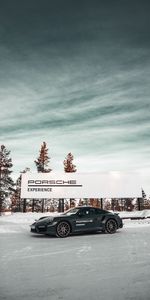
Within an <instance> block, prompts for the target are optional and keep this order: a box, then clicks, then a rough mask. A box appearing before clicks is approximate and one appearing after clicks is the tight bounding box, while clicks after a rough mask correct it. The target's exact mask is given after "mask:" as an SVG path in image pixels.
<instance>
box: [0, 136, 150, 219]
mask: <svg viewBox="0 0 150 300" xmlns="http://www.w3.org/2000/svg"><path fill="white" fill-rule="evenodd" d="M73 160H74V157H73V155H72V153H71V152H69V153H68V154H67V156H66V158H65V159H64V161H63V167H64V172H66V173H67V172H68V173H69V172H70V173H72V172H76V171H77V169H76V166H75V165H74V163H73ZM34 164H35V166H36V169H37V172H38V173H50V172H51V171H52V169H51V167H50V157H49V154H48V148H47V144H46V142H43V143H42V145H41V147H40V150H39V155H38V157H37V158H36V159H35V160H34ZM12 168H13V164H12V159H11V157H10V151H9V150H7V149H6V147H5V146H4V145H1V147H0V214H1V213H2V212H3V211H6V210H7V209H8V210H10V209H11V210H12V211H14V212H26V211H32V212H34V211H36V212H45V211H51V212H54V211H59V212H62V211H64V210H67V209H69V208H70V207H74V206H75V205H76V203H77V202H78V204H79V205H92V206H97V207H101V208H104V209H108V210H113V211H124V210H126V211H132V210H135V209H137V210H142V209H150V200H149V199H147V197H146V194H145V193H144V191H143V189H142V193H141V194H142V195H141V196H142V197H141V198H138V199H133V198H132V199H131V198H126V199H102V198H101V199H76V200H75V199H21V197H20V195H21V176H22V173H26V172H29V171H30V169H29V168H28V167H26V168H25V169H24V170H22V171H21V172H20V174H19V176H18V178H17V180H16V181H15V182H14V181H13V179H12V177H11V174H12V172H13V171H12Z"/></svg>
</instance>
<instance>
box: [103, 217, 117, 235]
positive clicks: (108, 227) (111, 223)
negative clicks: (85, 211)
mask: <svg viewBox="0 0 150 300" xmlns="http://www.w3.org/2000/svg"><path fill="white" fill-rule="evenodd" d="M116 230H117V223H116V221H115V220H114V219H109V220H108V221H107V222H106V224H105V232H106V233H115V232H116Z"/></svg>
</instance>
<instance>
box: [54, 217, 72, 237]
mask: <svg viewBox="0 0 150 300" xmlns="http://www.w3.org/2000/svg"><path fill="white" fill-rule="evenodd" d="M69 234H70V225H69V223H68V222H65V221H63V222H60V223H59V224H58V225H57V228H56V235H57V236H58V237H61V238H64V237H67V236H68V235H69Z"/></svg>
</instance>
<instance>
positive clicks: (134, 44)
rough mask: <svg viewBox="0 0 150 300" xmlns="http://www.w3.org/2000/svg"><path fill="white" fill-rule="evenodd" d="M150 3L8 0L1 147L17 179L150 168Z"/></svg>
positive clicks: (2, 30) (1, 51)
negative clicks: (69, 170) (43, 172)
mask: <svg viewBox="0 0 150 300" xmlns="http://www.w3.org/2000/svg"><path fill="white" fill-rule="evenodd" d="M149 11H150V2H149V1H148V0H147V1H146V0H132V1H130V0H114V1H112V0H97V1H96V0H92V1H89V0H86V1H85V0H80V1H79V0H76V1H75V0H74V1H73V0H64V1H62V0H26V1H20V0H13V1H11V0H0V141H1V145H2V144H4V145H5V146H6V148H7V149H8V150H10V151H11V157H12V162H13V172H14V174H19V172H20V171H22V170H23V169H25V168H26V167H29V168H30V169H31V171H35V170H36V167H35V163H34V160H35V159H37V157H38V155H39V150H40V147H41V144H42V143H43V141H45V142H46V143H47V147H48V149H49V152H48V153H49V156H50V167H51V168H52V169H53V171H63V160H64V159H65V157H66V155H67V154H68V153H69V152H71V153H72V154H73V155H74V163H75V164H76V166H77V170H78V172H87V171H88V172H103V171H123V172H125V171H138V172H141V173H144V174H148V172H149V169H150V121H149V111H150V99H149V95H150V39H149V37H150V17H149Z"/></svg>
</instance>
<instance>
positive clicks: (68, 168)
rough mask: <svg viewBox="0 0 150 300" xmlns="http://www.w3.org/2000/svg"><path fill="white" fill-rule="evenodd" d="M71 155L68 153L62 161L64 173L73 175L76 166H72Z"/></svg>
mask: <svg viewBox="0 0 150 300" xmlns="http://www.w3.org/2000/svg"><path fill="white" fill-rule="evenodd" d="M73 159H74V157H73V155H72V154H71V152H70V153H68V155H67V157H66V159H65V160H64V171H65V172H66V173H74V172H76V171H77V170H76V166H75V165H74V164H73Z"/></svg>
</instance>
